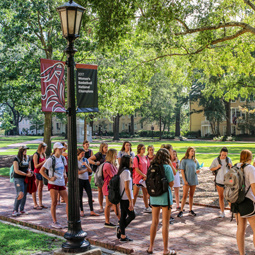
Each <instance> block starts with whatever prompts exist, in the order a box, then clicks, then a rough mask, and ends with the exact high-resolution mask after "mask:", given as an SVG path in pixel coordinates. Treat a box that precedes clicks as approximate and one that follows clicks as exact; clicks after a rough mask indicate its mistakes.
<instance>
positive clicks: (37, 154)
mask: <svg viewBox="0 0 255 255" xmlns="http://www.w3.org/2000/svg"><path fill="white" fill-rule="evenodd" d="M35 153H36V154H37V156H38V164H39V159H40V154H39V152H37V151H36V152H35Z"/></svg>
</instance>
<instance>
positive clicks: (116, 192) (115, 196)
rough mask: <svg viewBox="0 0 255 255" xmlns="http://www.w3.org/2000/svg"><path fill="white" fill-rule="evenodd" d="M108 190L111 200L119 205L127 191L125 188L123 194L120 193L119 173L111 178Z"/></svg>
mask: <svg viewBox="0 0 255 255" xmlns="http://www.w3.org/2000/svg"><path fill="white" fill-rule="evenodd" d="M108 192H109V193H108V199H109V201H110V202H111V203H112V204H114V205H117V204H118V203H119V202H120V200H121V198H122V196H123V194H124V192H125V189H124V190H123V192H122V194H120V176H119V175H118V174H116V175H114V176H113V177H112V179H111V180H110V182H109V185H108Z"/></svg>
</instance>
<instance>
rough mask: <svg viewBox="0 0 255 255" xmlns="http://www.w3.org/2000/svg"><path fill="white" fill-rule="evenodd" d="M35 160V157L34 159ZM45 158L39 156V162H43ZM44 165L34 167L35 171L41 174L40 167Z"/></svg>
mask: <svg viewBox="0 0 255 255" xmlns="http://www.w3.org/2000/svg"><path fill="white" fill-rule="evenodd" d="M33 160H34V159H33ZM44 160H45V158H41V157H39V164H40V163H42V162H43V161H44ZM34 166H35V161H34ZM41 167H42V165H41V166H40V167H39V168H36V167H35V169H34V172H35V173H37V174H39V173H40V169H41Z"/></svg>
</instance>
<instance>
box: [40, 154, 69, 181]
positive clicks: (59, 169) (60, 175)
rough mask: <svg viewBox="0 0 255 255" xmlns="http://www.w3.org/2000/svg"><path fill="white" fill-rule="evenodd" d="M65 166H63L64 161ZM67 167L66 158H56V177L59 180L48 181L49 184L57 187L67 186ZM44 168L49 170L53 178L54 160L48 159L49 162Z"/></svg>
mask: <svg viewBox="0 0 255 255" xmlns="http://www.w3.org/2000/svg"><path fill="white" fill-rule="evenodd" d="M61 157H62V158H63V160H64V164H63V160H62V158H61ZM66 165H67V162H66V158H65V157H63V156H60V157H59V158H57V157H55V172H54V176H55V177H57V179H56V180H55V181H54V182H52V181H48V183H49V184H52V185H57V186H65V178H64V171H65V166H66ZM43 167H45V168H46V169H48V170H49V177H50V178H51V177H52V176H53V168H52V158H51V157H50V158H48V159H47V161H46V162H45V163H44V164H43Z"/></svg>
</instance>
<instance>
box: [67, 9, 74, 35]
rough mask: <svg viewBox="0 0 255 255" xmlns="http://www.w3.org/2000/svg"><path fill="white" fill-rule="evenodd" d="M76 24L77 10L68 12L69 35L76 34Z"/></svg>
mask: <svg viewBox="0 0 255 255" xmlns="http://www.w3.org/2000/svg"><path fill="white" fill-rule="evenodd" d="M74 22H75V10H68V33H69V35H73V34H74V29H75V28H74V26H75V24H74Z"/></svg>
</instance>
